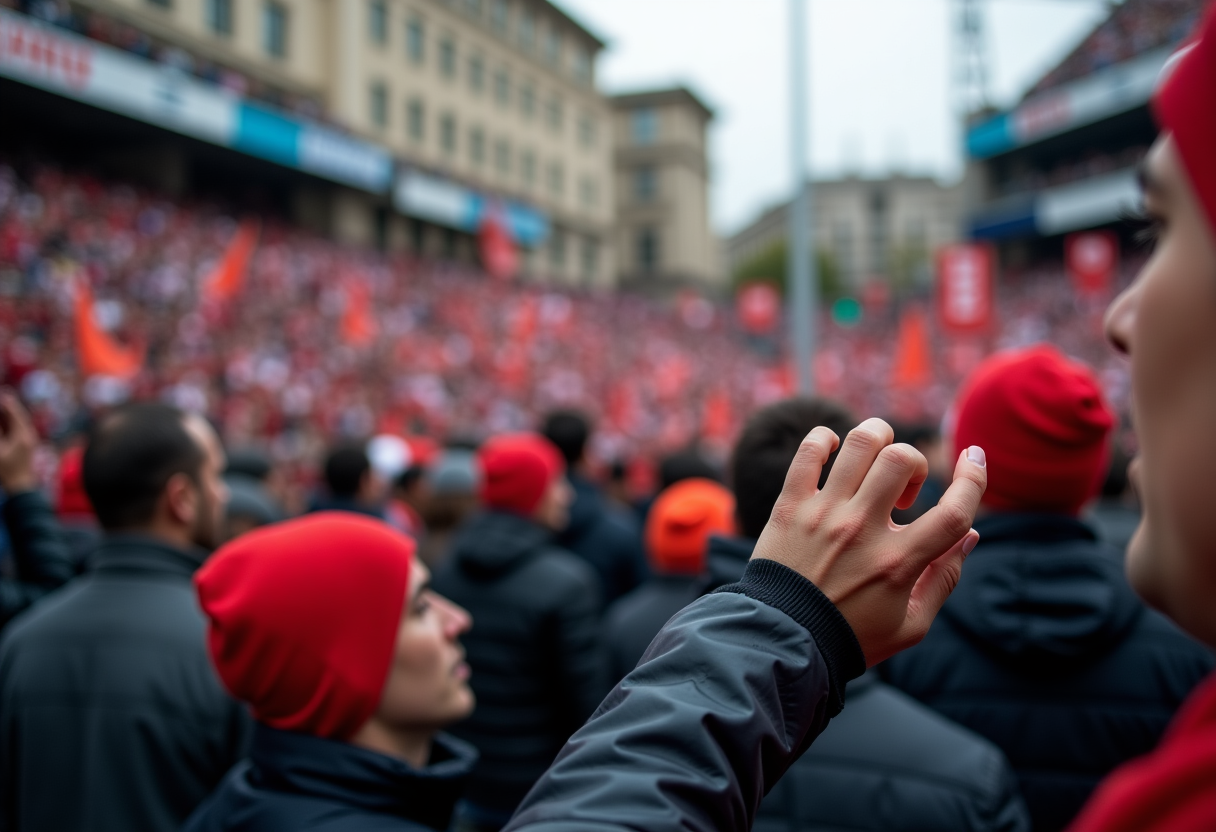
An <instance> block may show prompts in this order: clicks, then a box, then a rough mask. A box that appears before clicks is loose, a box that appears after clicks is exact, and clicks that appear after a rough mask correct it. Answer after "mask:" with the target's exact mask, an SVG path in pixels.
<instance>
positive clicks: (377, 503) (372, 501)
mask: <svg viewBox="0 0 1216 832" xmlns="http://www.w3.org/2000/svg"><path fill="white" fill-rule="evenodd" d="M325 487H326V494H325V496H320V497H317V498H316V499H315V500H314V501H313V504H312V507H311V509H310V511H353V512H355V513H356V514H366V515H368V516H369V517H375V518H376V519H378V520H383V519H384V512H383V508H382V502H383V501H382V496H383V487H382V485H381V484H380V483H378V482H377V479H376V474H375V472H374V471H373V470H372V466H371V462H370V461H368V458H367V452H366V451H365V450H364V449H363V446H362V445H359V444H354V443H347V444H342V445H338V446H336V447H335V448H333V449H332V450H331V451H330V452H329V455H328V456H327V457H325Z"/></svg>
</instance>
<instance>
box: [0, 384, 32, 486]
mask: <svg viewBox="0 0 1216 832" xmlns="http://www.w3.org/2000/svg"><path fill="white" fill-rule="evenodd" d="M37 446H38V432H37V431H36V430H34V423H33V421H32V420H31V419H30V414H29V413H28V412H27V411H26V409H25V408H24V407H23V406H22V405H21V401H20V400H19V399H18V398H17V394H16V393H14V392H13V391H12V390H9V389H7V388H5V389H2V390H0V488H3V489H4V491H5V493H7V494H19V493H21V492H22V491H32V490H33V489H34V488H36V487H37V482H36V481H35V479H34V449H35V448H36V447H37Z"/></svg>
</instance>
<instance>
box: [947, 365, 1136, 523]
mask: <svg viewBox="0 0 1216 832" xmlns="http://www.w3.org/2000/svg"><path fill="white" fill-rule="evenodd" d="M956 419H957V422H956V424H955V429H954V453H955V455H956V456H957V455H958V454H960V453H961V452H962V450H963V448H966V447H969V446H971V445H979V446H980V447H981V448H983V449H984V451H985V453H986V454H987V457H988V490H987V491H985V492H984V497H983V503H984V505H987V506H991V507H993V508H998V509H1006V510H1018V511H1050V512H1063V513H1067V514H1076V513H1077V512H1078V511H1079V510H1080V509H1081V506H1082V505H1084V504H1085V502H1086V501H1087V500H1089V499H1090V498H1091V497H1092V496H1094V494H1096V493H1097V491H1098V488H1099V486H1100V485H1101V484H1102V480H1103V478H1104V476H1105V474H1106V464H1107V442H1106V439H1107V436H1108V435H1109V434H1110V431H1111V428H1112V427H1113V425H1114V417H1113V416H1112V415H1111V412H1110V410H1109V408H1107V406H1106V402H1105V401H1104V400H1103V398H1102V390H1101V389H1100V388H1099V386H1098V381H1097V379H1096V378H1095V377H1094V374H1093V373H1092V372H1091V371H1090V369H1089V367H1087V366H1086V365H1084V364H1082V363H1080V362H1076V361H1071V360H1069V359H1067V358H1065V357H1064V356H1063V355H1061V354H1060V353H1059V352H1057V351H1056V350H1055V349H1054V348H1052V347H1049V346H1036V347H1031V348H1029V349H1025V350H1011V351H1009V352H1003V353H998V354H997V355H994V356H992V357H991V358H989V359H988V360H987V361H985V362H984V363H982V364H981V365H980V366H979V367H977V368H976V370H975V372H973V373H972V374H971V376H970V378H968V379H967V381H966V382H964V384H963V386H962V388H961V392H960V394H959V397H958V409H957V414H956Z"/></svg>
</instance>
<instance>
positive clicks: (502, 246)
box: [479, 211, 519, 280]
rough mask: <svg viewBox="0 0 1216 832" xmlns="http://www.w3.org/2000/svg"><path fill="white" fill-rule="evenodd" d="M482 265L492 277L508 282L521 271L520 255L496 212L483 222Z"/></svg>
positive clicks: (481, 241)
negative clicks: (507, 280)
mask: <svg viewBox="0 0 1216 832" xmlns="http://www.w3.org/2000/svg"><path fill="white" fill-rule="evenodd" d="M479 242H480V248H481V263H482V265H483V266H485V269H486V271H487V272H489V273H490V276H491V277H496V278H498V279H499V280H506V279H508V278H511V277H514V276H515V272H516V271H517V270H518V269H519V254H518V253H517V252H516V251H515V243H513V242H512V241H511V234H510V232H508V231H507V227H506V224H505V223H504V222H503V220H502V218H501V217H499V216H498V215H497V214H496V213H495V212H494V211H488V212H487V213H486V216H485V219H484V220H482V222H481V231H480V240H479Z"/></svg>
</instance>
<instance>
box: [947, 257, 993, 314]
mask: <svg viewBox="0 0 1216 832" xmlns="http://www.w3.org/2000/svg"><path fill="white" fill-rule="evenodd" d="M992 271H993V270H992V250H991V249H990V248H988V247H987V246H983V245H978V244H975V243H963V244H959V245H952V246H946V247H945V248H943V249H942V250H941V252H940V253H939V254H938V258H937V299H938V307H939V312H940V315H941V321H942V326H943V327H945V328H946V329H947V330H950V331H952V332H975V331H977V330H983V329H987V328H988V325H989V324H990V323H991V321H992Z"/></svg>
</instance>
